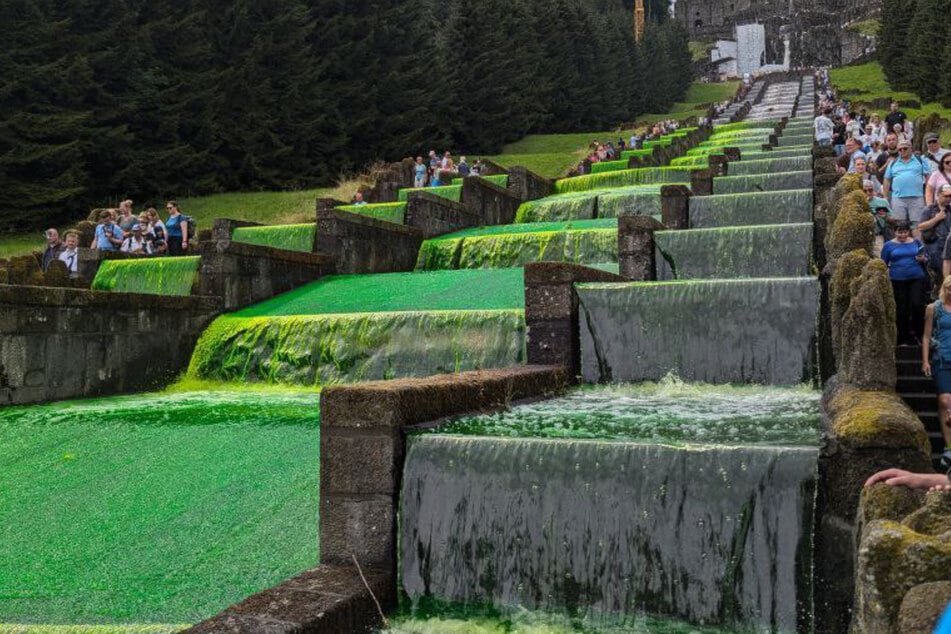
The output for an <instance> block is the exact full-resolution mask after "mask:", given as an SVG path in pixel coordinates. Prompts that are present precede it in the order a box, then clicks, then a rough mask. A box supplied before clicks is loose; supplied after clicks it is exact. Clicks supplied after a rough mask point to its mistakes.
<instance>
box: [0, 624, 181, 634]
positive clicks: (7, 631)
mask: <svg viewBox="0 0 951 634" xmlns="http://www.w3.org/2000/svg"><path fill="white" fill-rule="evenodd" d="M187 627H189V625H188V624H186V623H179V624H177V625H175V624H165V623H149V624H147V625H146V624H142V623H132V624H128V625H24V624H22V623H0V632H2V633H3V634H175V632H181V631H182V630H184V629H185V628H187Z"/></svg>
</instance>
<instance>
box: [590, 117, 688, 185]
mask: <svg viewBox="0 0 951 634" xmlns="http://www.w3.org/2000/svg"><path fill="white" fill-rule="evenodd" d="M678 127H679V123H678V122H677V121H676V120H674V119H667V120H665V121H659V122H657V123H655V124H653V125H652V126H649V127H648V128H647V129H645V130H644V131H643V132H637V131H635V132H632V133H631V136H630V138H629V139H625V138H624V137H623V136H619V137H618V139H617V143H615V142H614V141H608V142H607V143H604V142H602V141H599V140H594V141H592V142H591V143H589V144H588V149H587V151H586V154H585V159H584V160H583V161H581V162H580V163H578V166H577V167H576V168H575V170H574V172H573V173H575V174H578V175H581V174H587V173H589V170H590V168H589V167H588V166H589V165H591V164H593V163H601V162H604V161H617V160H620V159H621V156H622V155H621V153H622V152H624V151H625V150H634V149H640V148H642V147H643V145H644V142H645V141H652V140H654V139H659V138H660V137H662V136H664V135H665V134H669V133H671V132H673V131H675V130H677V129H678Z"/></svg>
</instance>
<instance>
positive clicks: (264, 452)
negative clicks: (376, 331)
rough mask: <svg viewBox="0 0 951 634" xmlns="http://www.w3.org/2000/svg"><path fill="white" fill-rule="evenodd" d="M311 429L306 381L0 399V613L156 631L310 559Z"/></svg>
mask: <svg viewBox="0 0 951 634" xmlns="http://www.w3.org/2000/svg"><path fill="white" fill-rule="evenodd" d="M319 442H320V424H319V410H318V395H317V394H315V393H304V394H301V393H298V394H291V393H283V394H278V393H268V394H267V396H266V397H264V396H262V395H259V394H254V393H248V392H245V393H239V394H229V393H177V394H146V395H139V396H130V397H110V398H103V399H94V400H87V401H71V402H61V403H55V404H52V405H33V406H30V407H5V408H0V464H3V469H0V491H3V495H2V502H0V623H18V624H32V627H31V629H30V630H28V631H29V632H30V634H39V633H40V632H45V633H47V634H53V633H54V632H56V634H66V632H67V631H68V630H59V631H58V632H57V630H55V629H51V628H50V626H51V625H57V624H60V625H64V626H66V625H71V626H73V627H74V629H73V634H78V633H79V632H82V633H83V634H86V633H87V632H101V634H107V633H108V634H119V633H120V632H122V633H128V634H131V632H142V633H144V632H147V631H148V627H147V626H148V625H149V624H155V627H156V628H157V629H158V631H169V628H170V627H171V626H169V625H162V624H174V623H195V622H197V621H199V620H201V619H204V618H207V617H209V616H211V615H213V614H215V613H217V612H219V611H220V610H222V609H224V608H225V607H227V606H228V605H230V604H232V603H234V602H236V601H239V600H241V599H243V598H244V597H246V596H248V595H249V594H252V593H254V592H258V591H260V590H263V589H264V588H268V587H270V586H272V585H274V584H276V583H279V582H280V581H282V580H284V579H286V578H288V577H290V576H293V575H295V574H297V573H299V572H300V571H301V570H304V569H306V568H309V567H312V566H314V565H315V564H316V563H317V562H318V550H317V545H318V540H317V525H318V510H319V505H318V489H319V482H318V476H319V471H320V469H319V452H318V448H319ZM265 545H266V547H265ZM122 624H131V625H122ZM105 625H114V626H115V628H116V629H114V630H111V629H110V628H106V627H100V626H105ZM0 627H6V626H0ZM13 627H14V628H21V627H23V626H21V625H15V626H13ZM179 629H180V628H179ZM3 631H4V632H9V631H11V630H9V629H3ZM12 631H18V630H17V629H13V630H12Z"/></svg>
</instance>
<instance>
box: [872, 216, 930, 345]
mask: <svg viewBox="0 0 951 634" xmlns="http://www.w3.org/2000/svg"><path fill="white" fill-rule="evenodd" d="M882 260H884V261H885V264H886V265H888V277H889V279H891V282H892V290H893V291H894V293H895V313H896V321H897V322H898V324H897V325H898V345H900V346H915V345H918V342H919V341H920V340H921V333H922V329H923V327H924V323H923V322H924V312H925V305H924V303H925V284H926V281H927V279H928V274H927V273H926V272H925V266H926V265H927V264H928V256H927V255H926V254H925V245H923V244H922V243H921V241H920V240H916V239H915V238H912V237H911V227H910V226H909V224H908V223H907V222H899V223H898V224H897V225H895V237H894V239H892V240H889V241H888V242H886V243H885V246H884V247H883V248H882Z"/></svg>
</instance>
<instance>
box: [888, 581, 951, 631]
mask: <svg viewBox="0 0 951 634" xmlns="http://www.w3.org/2000/svg"><path fill="white" fill-rule="evenodd" d="M949 602H951V581H931V582H929V583H920V584H918V585H917V586H915V587H913V588H912V589H911V590H909V591H908V592H907V594H905V598H904V599H902V602H901V607H900V608H899V610H898V631H899V632H901V634H931V633H932V632H934V630H935V627H936V626H937V625H938V619H939V618H940V617H941V613H942V612H944V608H945V606H947V605H948V603H949Z"/></svg>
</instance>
